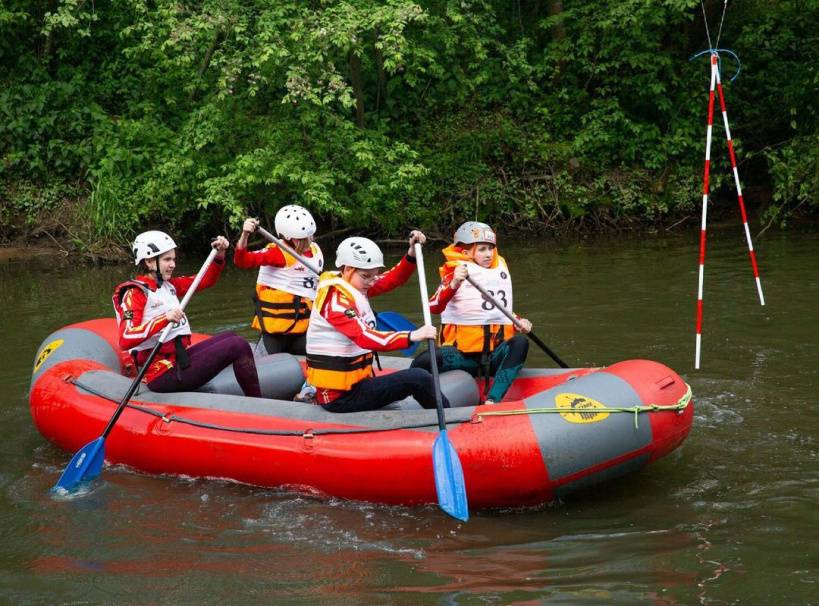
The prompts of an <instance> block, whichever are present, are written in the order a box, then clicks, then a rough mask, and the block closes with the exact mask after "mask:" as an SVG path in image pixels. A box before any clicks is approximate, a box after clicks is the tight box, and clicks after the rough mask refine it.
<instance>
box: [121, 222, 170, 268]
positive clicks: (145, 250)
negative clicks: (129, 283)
mask: <svg viewBox="0 0 819 606" xmlns="http://www.w3.org/2000/svg"><path fill="white" fill-rule="evenodd" d="M131 248H132V249H133V251H134V265H139V262H140V261H142V260H143V259H153V258H154V257H158V256H159V255H161V254H162V253H166V252H168V251H169V250H173V249H174V248H176V242H174V241H173V239H172V238H171V237H170V236H169V235H168V234H166V233H165V232H164V231H156V230H151V231H144V232H142V233H141V234H139V235H138V236H137V237H136V239H135V240H134V245H133V246H132V247H131Z"/></svg>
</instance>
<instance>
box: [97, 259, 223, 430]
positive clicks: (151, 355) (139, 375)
mask: <svg viewBox="0 0 819 606" xmlns="http://www.w3.org/2000/svg"><path fill="white" fill-rule="evenodd" d="M218 252H219V251H217V250H216V249H215V248H214V249H213V250H211V251H210V254H209V255H208V258H207V259H206V260H205V262H204V264H202V267H201V268H200V269H199V273H197V274H196V277H195V278H194V280H193V284H191V286H190V288H189V289H188V292H186V293H185V296H184V297H182V302H181V303H180V304H179V308H180V309H181V310H182V311H184V310H185V307H186V306H187V305H188V301H190V300H191V297H192V296H193V293H195V292H196V289H197V288H198V287H199V283H200V282H201V281H202V278H204V277H205V273H206V272H207V271H208V268H209V267H210V264H211V263H213V259H214V258H216V255H217V254H218ZM173 327H174V324H173V323H169V324H168V325H167V326H166V327H165V328H164V329H163V330H162V333H161V334H160V335H159V341H157V343H156V345H154V348H153V349H152V350H151V352H150V353H149V354H148V357H147V358H146V360H145V363H144V364H143V365H142V368H140V369H139V372H138V373H137V376H136V378H135V379H134V381H133V383H131V386H130V387H129V388H128V391H127V392H126V393H125V397H124V398H122V400H121V401H120V403H119V406H117V410H116V412H115V413H114V416H112V417H111V420H110V421H108V425H106V426H105V430H104V431H103V432H102V436H101V437H102V439H105V438H107V437H108V434H109V433H111V430H112V429H113V428H114V424H115V423H116V422H117V419H119V417H120V415H121V414H122V411H123V410H125V406H126V405H127V404H128V401H129V400H130V399H131V397H132V396H133V395H134V393H135V392H136V390H137V388H138V387H139V383H140V381H142V377H144V376H145V373H146V372H147V371H148V367H149V366H150V365H151V362H153V360H154V358H155V357H156V353H157V352H158V351H159V348H160V347H162V344H163V343H164V342H165V339H166V338H167V337H168V334H169V333H170V332H171V330H172V329H173Z"/></svg>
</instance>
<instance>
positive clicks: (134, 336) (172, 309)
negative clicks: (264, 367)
mask: <svg viewBox="0 0 819 606" xmlns="http://www.w3.org/2000/svg"><path fill="white" fill-rule="evenodd" d="M212 246H213V248H215V249H216V250H217V251H219V252H218V254H217V255H216V257H215V258H214V260H213V263H212V264H211V265H210V267H209V268H208V271H207V272H206V273H205V275H204V277H203V278H202V281H201V282H200V284H199V289H202V288H207V287H209V286H212V285H214V284H215V283H216V281H217V280H218V278H219V275H220V274H221V273H222V268H223V267H224V264H225V251H226V250H227V249H228V246H229V243H228V241H227V239H226V238H224V237H223V236H219V237H217V238H216V239H215V240H214V241H213V244H212ZM133 251H134V258H135V261H136V265H140V264H141V265H142V269H143V270H144V271H145V273H144V274H143V275H140V276H137V277H136V278H134V279H133V280H128V281H127V282H123V283H122V284H120V285H119V286H117V287H116V288H115V289H114V296H113V303H114V313H115V314H116V316H117V324H118V327H119V346H120V347H121V348H122V349H124V350H127V351H129V352H130V353H131V355H133V356H134V361H135V362H136V363H137V364H138V365H140V366H141V365H142V364H143V363H144V362H145V360H146V359H147V357H148V354H149V352H150V351H151V350H152V349H153V347H154V346H155V345H156V343H157V341H158V340H159V335H160V333H161V332H162V330H163V329H164V328H165V327H166V326H167V325H168V323H173V324H174V327H173V328H172V329H171V331H170V334H169V335H168V340H167V341H166V342H165V343H164V344H163V345H162V346H161V347H160V348H159V351H158V352H157V354H156V356H155V357H154V359H153V361H152V363H151V366H150V368H149V369H148V371H147V372H146V373H145V378H144V379H143V381H145V382H146V383H147V384H148V387H149V388H150V389H151V391H156V392H160V393H163V392H172V391H192V390H194V389H197V388H198V387H201V386H202V385H204V384H205V383H207V382H208V381H210V380H211V379H212V378H213V377H214V376H216V375H217V374H218V373H219V372H220V371H221V370H222V369H223V368H225V367H227V366H229V365H231V364H232V365H233V371H234V372H235V374H236V380H237V381H238V383H239V385H240V386H241V388H242V391H243V392H244V394H245V395H246V396H251V397H257V398H258V397H261V391H260V389H259V377H258V374H257V373H256V363H255V362H254V360H253V351H252V350H251V348H250V344H249V343H248V342H247V341H245V340H244V339H243V338H242V337H240V336H238V335H237V334H235V333H232V332H223V333H219V334H217V335H215V336H213V337H211V338H209V339H206V340H204V341H202V342H200V343H197V344H196V345H191V337H190V335H191V329H190V325H189V324H188V318H187V316H185V313H184V312H183V311H182V309H180V303H179V298H178V297H181V296H184V295H185V293H186V292H187V291H188V289H189V288H190V286H191V284H193V281H194V278H195V276H182V277H173V272H174V269H175V268H176V243H175V242H174V241H173V240H172V239H171V237H170V236H169V235H168V234H166V233H164V232H161V231H146V232H144V233H141V234H139V235H138V236H137V237H136V240H134V245H133Z"/></svg>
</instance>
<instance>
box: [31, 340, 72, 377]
mask: <svg viewBox="0 0 819 606" xmlns="http://www.w3.org/2000/svg"><path fill="white" fill-rule="evenodd" d="M64 342H65V341H63V340H62V339H57V340H56V341H52V342H51V343H49V344H48V345H46V346H45V347H43V351H41V352H40V355H39V356H37V361H36V362H35V363H34V370H32V371H31V374H34V373H35V372H37V371H38V370H40V366H42V365H43V362H45V361H46V360H47V359H48V356H50V355H51V354H53V353H54V351H55V350H56V349H57V348H58V347H59V346H60V345H62V344H63V343H64Z"/></svg>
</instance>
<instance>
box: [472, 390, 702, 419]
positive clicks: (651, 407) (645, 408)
mask: <svg viewBox="0 0 819 606" xmlns="http://www.w3.org/2000/svg"><path fill="white" fill-rule="evenodd" d="M690 403H691V386H690V385H689V384H688V383H686V384H685V394H683V396H682V397H681V398H680V399H679V400H677V403H676V404H642V405H638V406H622V407H616V408H610V407H608V406H607V407H606V408H593V409H586V410H583V411H577V410H573V409H566V408H526V409H522V410H520V409H518V410H497V411H494V410H493V411H491V412H479V413H476V415H475V416H476V417H501V416H510V415H538V414H555V413H557V414H563V415H565V414H578V412H586V413H597V414H603V413H611V412H613V413H618V412H624V413H629V414H633V415H634V429H638V428H639V423H638V418H639V416H640V414H641V413H646V412H676V413H678V414H680V413H682V411H684V410H685V409H686V408H688V405H689V404H690Z"/></svg>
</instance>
